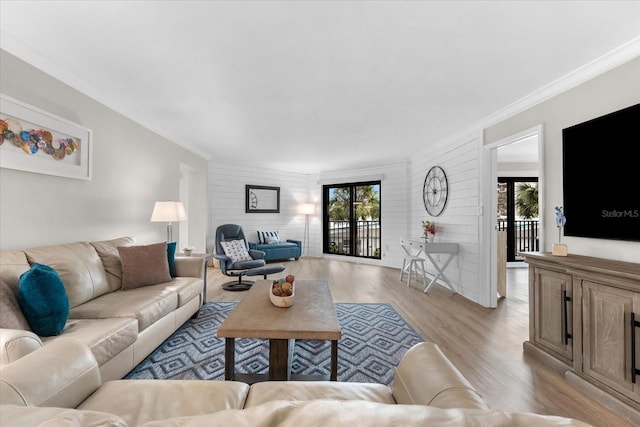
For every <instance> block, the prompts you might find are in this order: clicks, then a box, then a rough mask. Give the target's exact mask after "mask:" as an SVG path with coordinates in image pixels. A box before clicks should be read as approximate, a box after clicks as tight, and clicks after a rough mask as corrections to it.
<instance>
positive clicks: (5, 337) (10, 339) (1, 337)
mask: <svg viewBox="0 0 640 427" xmlns="http://www.w3.org/2000/svg"><path fill="white" fill-rule="evenodd" d="M42 346H43V344H42V341H41V340H40V337H39V336H37V335H36V334H34V333H33V332H31V331H23V330H21V329H0V368H1V367H3V366H5V365H8V364H10V363H13V362H15V361H16V360H18V359H20V358H21V357H23V356H26V355H27V354H29V353H31V352H32V351H35V350H37V349H39V348H41V347H42Z"/></svg>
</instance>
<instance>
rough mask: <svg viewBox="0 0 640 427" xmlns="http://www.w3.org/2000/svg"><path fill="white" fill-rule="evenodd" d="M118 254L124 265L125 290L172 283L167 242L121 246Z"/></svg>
mask: <svg viewBox="0 0 640 427" xmlns="http://www.w3.org/2000/svg"><path fill="white" fill-rule="evenodd" d="M118 253H119V254H120V262H121V263H122V289H123V290H124V289H134V288H139V287H142V286H148V285H157V284H158V283H164V282H170V281H171V274H170V273H169V261H168V258H167V244H166V243H165V242H163V243H155V244H152V245H138V246H120V247H118Z"/></svg>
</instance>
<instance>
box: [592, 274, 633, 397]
mask: <svg viewBox="0 0 640 427" xmlns="http://www.w3.org/2000/svg"><path fill="white" fill-rule="evenodd" d="M632 312H635V313H636V316H639V317H640V296H639V295H638V293H635V292H631V291H628V290H625V289H619V288H615V287H612V286H608V285H604V284H601V283H595V282H591V281H588V280H583V281H582V336H583V338H582V340H583V360H582V371H583V373H584V374H585V375H587V376H589V377H591V378H593V379H595V380H597V381H599V382H600V383H602V384H604V385H606V386H609V387H611V388H612V389H614V390H617V391H618V392H620V393H622V394H624V395H626V396H628V397H630V398H632V399H634V400H636V401H638V399H639V398H640V393H639V392H640V387H638V385H637V384H634V383H633V381H632V374H631V368H632V361H631V341H632V337H631V334H632V333H636V338H638V339H637V340H636V342H637V344H638V343H640V331H634V330H633V328H631V313H632ZM637 344H636V350H638V348H639V347H638V345H637ZM636 358H638V356H636ZM636 366H640V364H638V360H636ZM637 381H638V383H640V376H638V378H637Z"/></svg>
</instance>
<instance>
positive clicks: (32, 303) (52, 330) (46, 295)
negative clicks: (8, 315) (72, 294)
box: [18, 263, 69, 336]
mask: <svg viewBox="0 0 640 427" xmlns="http://www.w3.org/2000/svg"><path fill="white" fill-rule="evenodd" d="M18 304H20V308H22V312H23V313H24V317H26V318H27V321H28V322H29V325H30V326H31V329H32V330H33V332H35V333H36V334H38V335H40V336H53V335H60V332H62V330H63V329H64V325H65V324H66V323H67V319H68V318H69V298H68V297H67V291H66V290H65V289H64V285H63V284H62V279H60V276H59V275H58V272H57V271H55V270H54V269H53V268H51V267H49V266H48V265H44V264H38V263H35V264H33V265H32V266H31V268H30V269H29V270H27V271H25V272H24V273H22V275H21V276H20V281H19V290H18Z"/></svg>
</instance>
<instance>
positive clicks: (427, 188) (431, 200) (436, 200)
mask: <svg viewBox="0 0 640 427" xmlns="http://www.w3.org/2000/svg"><path fill="white" fill-rule="evenodd" d="M448 195H449V183H448V182H447V175H446V174H445V173H444V170H442V168H441V167H440V166H434V167H432V168H431V169H429V172H427V176H426V177H425V178H424V186H423V187H422V198H423V200H424V208H425V209H426V210H427V212H428V213H429V215H433V216H438V215H440V214H441V213H442V211H443V210H444V207H445V206H446V204H447V197H448Z"/></svg>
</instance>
